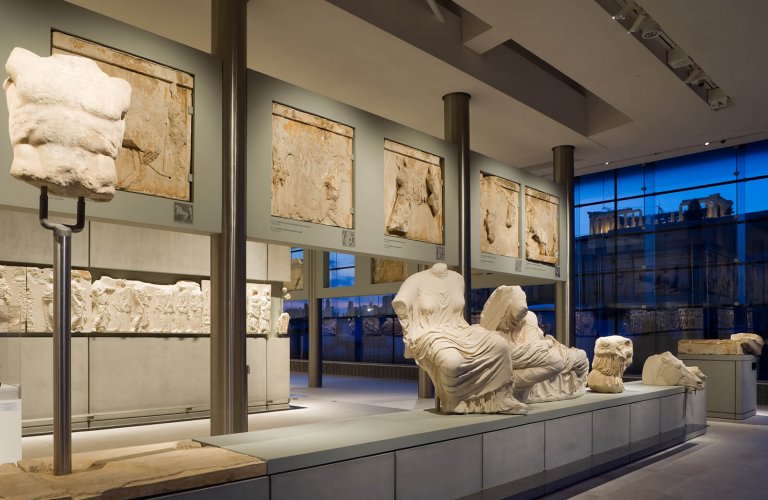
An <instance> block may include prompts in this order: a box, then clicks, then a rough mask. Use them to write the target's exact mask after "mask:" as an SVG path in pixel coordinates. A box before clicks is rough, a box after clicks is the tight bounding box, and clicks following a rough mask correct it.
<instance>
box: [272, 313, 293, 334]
mask: <svg viewBox="0 0 768 500" xmlns="http://www.w3.org/2000/svg"><path fill="white" fill-rule="evenodd" d="M290 321H291V316H290V315H289V314H288V313H287V312H284V313H280V316H279V317H278V318H277V324H276V325H275V333H277V334H280V335H285V334H287V333H288V322H290Z"/></svg>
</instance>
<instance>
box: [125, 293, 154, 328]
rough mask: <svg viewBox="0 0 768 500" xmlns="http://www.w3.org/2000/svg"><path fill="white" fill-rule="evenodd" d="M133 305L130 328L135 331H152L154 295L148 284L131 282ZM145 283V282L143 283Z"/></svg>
mask: <svg viewBox="0 0 768 500" xmlns="http://www.w3.org/2000/svg"><path fill="white" fill-rule="evenodd" d="M131 285H133V286H131V287H130V288H131V294H132V301H131V303H132V305H133V307H132V308H131V309H132V311H131V324H130V327H129V330H130V331H131V332H134V333H146V332H149V331H150V326H149V325H150V319H149V318H150V312H151V304H152V295H150V292H149V289H148V287H146V286H140V285H134V284H133V283H131ZM141 285H143V283H142V284H141Z"/></svg>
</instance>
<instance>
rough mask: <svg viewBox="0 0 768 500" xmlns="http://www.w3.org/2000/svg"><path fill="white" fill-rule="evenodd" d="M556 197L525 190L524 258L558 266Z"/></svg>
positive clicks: (557, 206) (557, 203) (558, 247)
mask: <svg viewBox="0 0 768 500" xmlns="http://www.w3.org/2000/svg"><path fill="white" fill-rule="evenodd" d="M559 205H560V200H559V199H558V198H557V196H552V195H550V194H547V193H544V192H542V191H539V190H537V189H533V188H530V187H526V188H525V258H526V259H528V260H535V261H538V262H544V263H546V264H558V263H559V254H560V243H559V238H560V232H559V225H558V210H559Z"/></svg>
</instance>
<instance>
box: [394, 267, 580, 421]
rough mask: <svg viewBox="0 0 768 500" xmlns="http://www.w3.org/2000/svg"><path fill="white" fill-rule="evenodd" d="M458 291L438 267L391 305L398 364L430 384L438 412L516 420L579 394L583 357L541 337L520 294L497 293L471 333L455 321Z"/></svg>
mask: <svg viewBox="0 0 768 500" xmlns="http://www.w3.org/2000/svg"><path fill="white" fill-rule="evenodd" d="M463 287H464V282H463V278H462V277H461V275H459V274H458V273H456V272H453V271H450V270H448V268H447V266H446V265H445V264H442V263H439V264H435V265H434V266H432V268H431V269H428V270H426V271H422V272H419V273H416V274H414V275H412V276H410V277H409V278H408V279H406V280H405V282H404V283H403V285H402V286H401V287H400V291H399V292H398V293H397V296H395V299H394V300H393V302H392V307H393V309H394V310H395V312H396V313H397V316H398V318H399V319H400V326H401V327H402V330H403V341H404V342H405V356H406V357H408V358H412V359H415V360H416V363H417V364H418V365H419V366H420V367H421V368H423V369H424V370H426V372H427V373H428V374H429V376H430V377H431V378H432V382H433V383H434V385H435V390H436V392H437V394H438V396H439V398H440V405H441V410H442V411H443V412H446V413H513V414H524V413H526V412H527V411H528V407H527V405H526V404H525V402H542V401H554V400H558V399H566V398H572V397H578V396H580V395H582V394H583V393H584V390H585V379H586V375H587V371H588V369H589V363H588V361H587V359H586V353H584V351H581V350H579V349H573V348H567V347H565V346H563V345H562V344H559V343H558V342H557V341H556V340H554V339H553V338H552V337H550V336H545V335H544V334H543V333H542V331H541V330H540V329H539V328H538V324H537V321H536V316H535V314H533V313H531V312H529V311H528V306H527V304H526V300H525V293H523V291H522V289H520V287H500V288H499V289H497V290H496V291H495V292H494V294H493V295H491V298H489V300H488V302H486V305H485V307H484V308H483V314H482V315H481V320H480V324H476V325H469V324H468V323H467V322H466V321H465V320H464V317H463V315H462V310H463V308H464V295H463Z"/></svg>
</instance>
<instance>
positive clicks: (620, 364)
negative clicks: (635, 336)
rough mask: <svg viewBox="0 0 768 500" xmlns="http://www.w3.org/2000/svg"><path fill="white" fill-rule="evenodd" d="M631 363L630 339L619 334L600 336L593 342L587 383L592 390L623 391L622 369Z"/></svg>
mask: <svg viewBox="0 0 768 500" xmlns="http://www.w3.org/2000/svg"><path fill="white" fill-rule="evenodd" d="M631 364H632V341H631V340H629V339H628V338H626V337H622V336H621V335H609V336H607V337H600V338H599V339H597V342H595V357H594V359H593V360H592V371H591V372H589V375H588V376H587V385H588V386H589V388H590V389H591V390H592V391H594V392H606V393H619V392H624V380H623V379H622V376H623V375H624V370H626V369H627V367H629V365H631Z"/></svg>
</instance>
